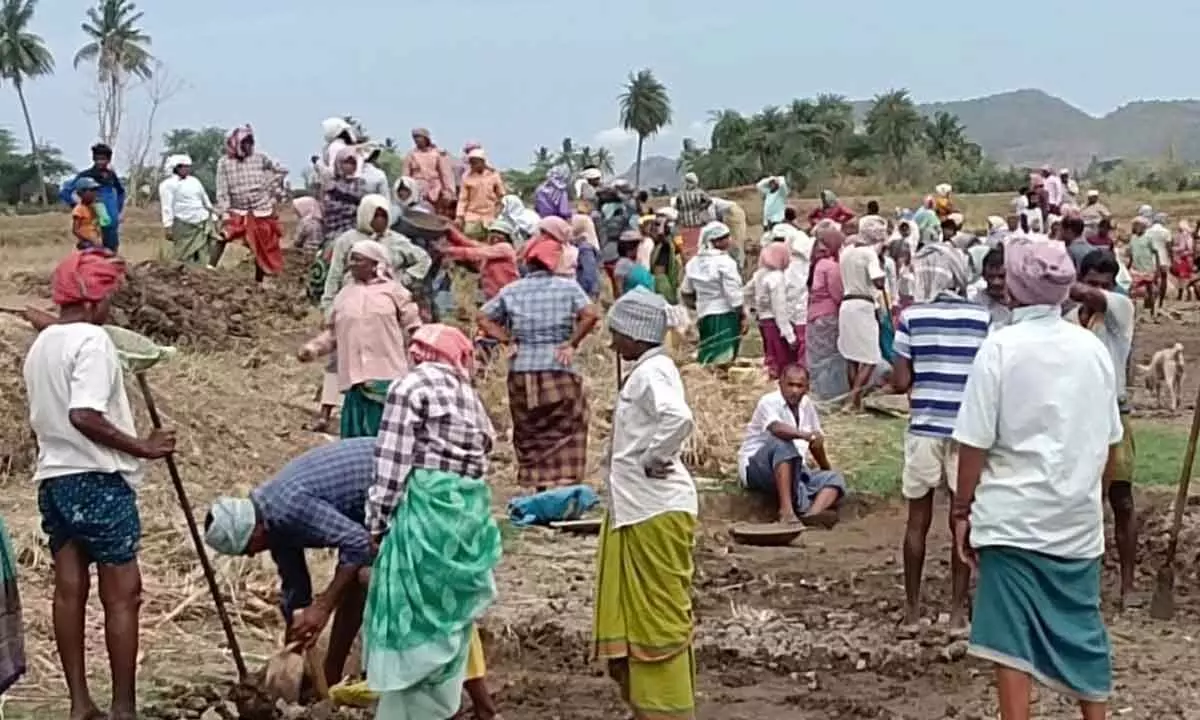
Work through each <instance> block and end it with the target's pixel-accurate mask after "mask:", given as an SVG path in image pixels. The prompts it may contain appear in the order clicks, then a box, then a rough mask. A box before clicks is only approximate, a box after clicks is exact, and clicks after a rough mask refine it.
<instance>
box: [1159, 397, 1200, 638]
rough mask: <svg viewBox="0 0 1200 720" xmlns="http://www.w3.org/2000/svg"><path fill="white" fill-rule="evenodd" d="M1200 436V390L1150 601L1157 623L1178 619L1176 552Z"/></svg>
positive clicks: (1193, 411)
mask: <svg viewBox="0 0 1200 720" xmlns="http://www.w3.org/2000/svg"><path fill="white" fill-rule="evenodd" d="M1198 435H1200V390H1197V392H1196V406H1195V407H1194V408H1193V409H1192V430H1191V432H1190V433H1189V434H1188V443H1187V454H1186V455H1184V458H1183V468H1182V469H1181V470H1180V472H1179V489H1178V490H1177V491H1176V493H1175V513H1174V516H1173V517H1172V518H1171V537H1170V540H1168V542H1167V551H1166V552H1165V553H1163V563H1162V567H1160V568H1159V569H1158V575H1156V576H1155V578H1154V597H1153V598H1152V599H1151V600H1150V617H1152V618H1154V619H1155V620H1170V619H1171V618H1172V617H1174V616H1175V549H1176V547H1177V546H1178V545H1179V528H1180V526H1181V525H1182V524H1183V511H1184V508H1185V507H1186V506H1187V499H1188V489H1189V487H1190V485H1191V482H1192V464H1193V462H1194V461H1195V459H1196V438H1197V436H1198Z"/></svg>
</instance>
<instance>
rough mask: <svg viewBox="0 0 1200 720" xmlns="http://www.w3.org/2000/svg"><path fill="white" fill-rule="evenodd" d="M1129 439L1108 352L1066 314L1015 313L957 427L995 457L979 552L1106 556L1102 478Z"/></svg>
mask: <svg viewBox="0 0 1200 720" xmlns="http://www.w3.org/2000/svg"><path fill="white" fill-rule="evenodd" d="M1047 348H1053V349H1054V351H1053V352H1046V349H1047ZM1121 434H1122V431H1121V419H1120V417H1119V416H1118V414H1117V376H1116V371H1115V370H1114V368H1113V364H1112V360H1111V359H1110V358H1109V354H1108V350H1107V349H1105V347H1104V344H1103V343H1101V342H1100V340H1099V339H1097V338H1096V336H1095V335H1093V334H1092V333H1091V332H1088V331H1087V330H1085V329H1083V328H1081V327H1079V326H1078V325H1075V324H1072V323H1070V322H1067V321H1066V320H1064V319H1063V318H1062V317H1061V315H1060V309H1059V308H1058V307H1057V306H1044V305H1042V306H1033V307H1023V308H1017V309H1016V310H1013V317H1012V324H1011V325H1009V326H1008V327H1004V328H1001V329H999V330H997V331H995V332H993V333H991V334H989V335H988V337H987V339H985V340H984V341H983V344H982V345H981V346H980V347H979V352H978V354H976V356H975V362H974V365H973V366H972V368H971V375H970V378H969V379H968V380H967V386H966V388H965V389H964V390H963V399H962V405H961V406H960V408H959V411H958V419H957V421H956V423H955V427H954V439H955V440H957V441H958V442H960V443H962V444H964V445H969V446H971V447H976V448H984V449H986V450H987V460H986V462H985V463H984V467H983V475H982V477H981V478H980V481H979V487H978V488H977V489H976V491H975V502H974V504H973V505H972V507H971V545H972V546H974V547H986V546H994V545H1005V546H1009V547H1015V548H1019V549H1022V550H1030V551H1034V552H1040V553H1044V554H1046V555H1051V556H1054V557H1057V558H1067V559H1091V558H1097V557H1100V556H1101V555H1103V554H1104V509H1103V505H1102V499H1101V495H1102V488H1101V475H1102V474H1103V472H1104V465H1105V462H1106V461H1107V459H1108V448H1109V446H1111V445H1114V444H1116V443H1119V442H1120V441H1121Z"/></svg>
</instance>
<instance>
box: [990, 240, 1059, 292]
mask: <svg viewBox="0 0 1200 720" xmlns="http://www.w3.org/2000/svg"><path fill="white" fill-rule="evenodd" d="M1004 278H1005V285H1006V287H1007V288H1008V293H1009V295H1011V296H1012V298H1013V300H1015V301H1017V303H1019V304H1021V305H1061V304H1062V303H1063V301H1064V300H1066V299H1067V295H1068V294H1069V293H1070V291H1071V285H1072V283H1074V282H1075V265H1074V264H1073V263H1072V262H1071V256H1070V255H1068V254H1067V247H1066V245H1063V244H1062V243H1047V242H1031V241H1028V240H1013V241H1010V242H1009V243H1008V246H1007V247H1006V248H1005V249H1004Z"/></svg>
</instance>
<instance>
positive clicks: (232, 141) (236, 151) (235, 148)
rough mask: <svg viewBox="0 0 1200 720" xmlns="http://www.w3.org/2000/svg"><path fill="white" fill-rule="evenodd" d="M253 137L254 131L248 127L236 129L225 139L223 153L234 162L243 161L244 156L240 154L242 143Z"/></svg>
mask: <svg viewBox="0 0 1200 720" xmlns="http://www.w3.org/2000/svg"><path fill="white" fill-rule="evenodd" d="M253 137H254V129H253V128H252V127H250V126H249V125H243V126H242V127H240V128H236V129H235V130H234V131H233V132H231V133H229V137H227V138H225V153H226V154H227V155H229V157H231V158H233V159H234V160H245V159H246V156H245V154H244V153H242V141H243V140H245V139H246V138H253Z"/></svg>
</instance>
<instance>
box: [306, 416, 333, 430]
mask: <svg viewBox="0 0 1200 720" xmlns="http://www.w3.org/2000/svg"><path fill="white" fill-rule="evenodd" d="M331 422H332V419H331V418H327V417H325V416H323V415H318V416H316V417H314V418H313V419H312V420H310V421H309V423H308V429H309V430H311V431H313V432H315V433H327V432H329V424H330V423H331Z"/></svg>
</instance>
